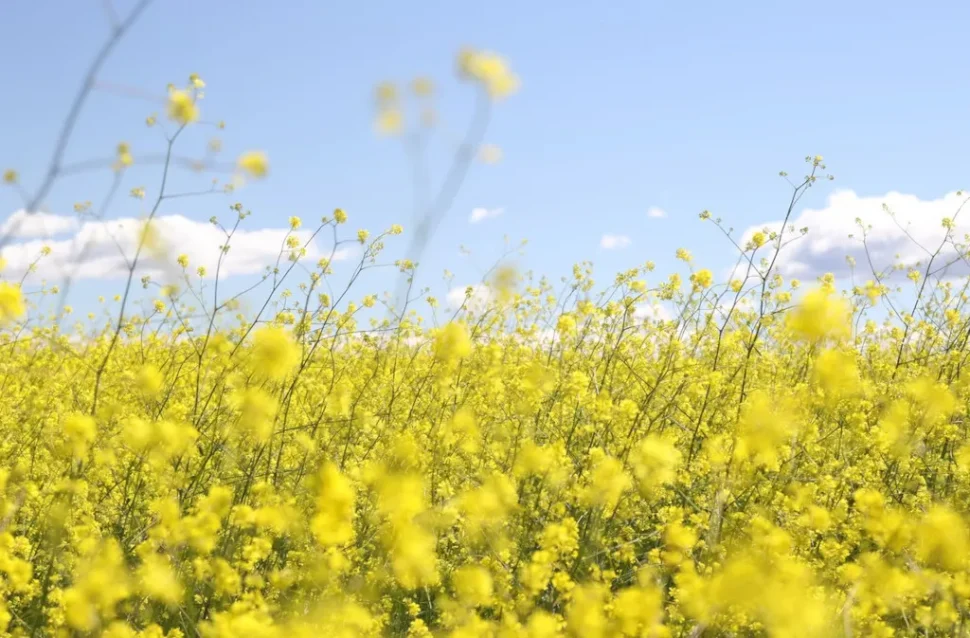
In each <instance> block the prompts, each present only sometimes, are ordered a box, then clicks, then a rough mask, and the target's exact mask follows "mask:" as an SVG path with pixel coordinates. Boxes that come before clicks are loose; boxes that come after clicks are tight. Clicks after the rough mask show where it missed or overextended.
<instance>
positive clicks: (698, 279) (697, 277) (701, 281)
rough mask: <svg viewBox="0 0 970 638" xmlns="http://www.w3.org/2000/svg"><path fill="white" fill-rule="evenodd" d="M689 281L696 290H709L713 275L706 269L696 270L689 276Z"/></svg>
mask: <svg viewBox="0 0 970 638" xmlns="http://www.w3.org/2000/svg"><path fill="white" fill-rule="evenodd" d="M690 281H691V283H692V284H694V288H695V289H697V290H703V289H705V288H710V286H711V284H712V283H714V275H713V274H712V273H711V271H710V270H708V269H707V268H704V269H701V270H698V271H697V272H695V273H694V274H692V275H691V276H690Z"/></svg>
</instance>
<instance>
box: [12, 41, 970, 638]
mask: <svg viewBox="0 0 970 638" xmlns="http://www.w3.org/2000/svg"><path fill="white" fill-rule="evenodd" d="M458 66H459V72H460V75H461V77H462V78H463V79H466V80H469V81H471V82H474V83H477V84H478V85H479V86H480V88H482V89H483V95H484V96H486V97H488V98H489V99H491V100H498V99H500V98H504V97H507V96H509V95H511V94H512V93H513V92H515V91H516V90H517V89H518V86H519V81H518V78H517V77H516V76H515V75H514V73H513V72H512V71H511V70H510V68H509V66H508V64H507V63H506V62H505V61H504V60H503V59H502V58H501V57H500V56H497V55H495V54H492V53H487V52H479V51H471V50H468V51H464V52H462V53H461V55H460V56H459V61H458ZM204 88H205V83H204V82H203V81H202V80H201V78H199V77H198V76H196V75H193V76H191V77H190V86H189V88H188V89H186V90H178V89H175V88H172V89H171V90H170V92H169V97H168V103H167V114H168V116H169V117H170V118H171V119H172V120H174V121H175V122H177V123H179V124H180V125H183V126H184V125H187V124H190V123H193V122H197V121H198V119H199V112H198V106H197V100H198V99H199V98H200V97H201V91H202V89H204ZM434 94H435V90H434V87H433V85H432V84H431V83H430V81H429V80H426V79H424V78H419V79H418V80H415V81H413V82H412V83H411V85H410V95H411V97H413V98H418V99H420V100H422V101H423V102H429V101H431V100H432V99H433V96H434ZM404 97H405V96H404V95H403V94H402V92H401V91H399V90H398V89H397V87H396V86H394V85H393V84H382V85H380V86H379V87H378V89H377V91H376V102H377V105H378V115H379V117H380V118H383V120H379V122H380V121H383V124H382V125H381V128H382V130H384V131H385V132H401V131H402V130H403V125H404V124H405V122H404V120H403V113H404V110H403V100H404ZM147 122H148V124H149V125H153V124H155V123H156V116H150V117H149V118H148V121H147ZM220 128H221V126H220ZM117 156H118V157H117V162H118V164H117V166H118V167H119V169H120V168H123V167H126V166H128V165H130V164H131V163H132V161H133V160H132V157H131V153H130V149H129V148H128V146H127V145H123V146H119V147H118V149H117ZM807 161H808V163H809V164H810V165H811V167H812V169H813V170H816V169H819V168H820V167H822V166H823V165H822V158H821V157H819V156H814V157H812V156H810V157H809V158H807ZM237 168H238V169H239V170H240V171H242V172H245V173H247V174H248V175H250V176H252V177H263V176H266V175H267V174H268V162H267V160H266V157H265V155H262V154H260V153H248V154H245V155H243V156H242V157H241V158H240V159H239V161H238V162H237ZM4 180H5V181H6V182H8V183H11V184H18V181H17V180H18V176H17V174H16V173H11V172H8V173H5V174H4ZM17 187H19V185H18V186H17ZM130 193H131V195H132V196H133V197H135V198H136V199H142V198H144V197H145V189H144V188H143V187H136V188H134V189H132V190H131V191H130ZM163 194H164V193H163ZM76 208H77V210H78V212H79V213H80V212H86V211H90V210H92V204H91V202H89V201H86V200H85V201H81V202H79V204H77V205H76ZM232 214H233V216H234V217H238V220H239V221H240V222H242V221H243V220H244V219H245V218H246V216H247V215H248V213H247V212H245V211H244V209H243V206H242V205H241V204H237V205H233V206H232ZM701 218H702V219H704V220H710V219H711V216H710V214H709V213H707V212H706V211H705V213H702V215H701ZM348 219H349V217H348V215H347V213H346V212H345V211H344V210H343V209H341V208H336V209H334V211H333V213H332V214H331V215H325V216H324V217H323V218H322V219H321V221H320V226H319V227H318V228H317V229H316V231H315V232H319V231H320V230H322V229H328V232H330V231H332V232H333V233H334V237H335V239H339V240H340V241H342V242H350V243H356V244H359V245H360V247H361V251H362V253H363V256H361V257H360V261H359V262H358V266H357V268H358V271H359V270H360V269H362V268H364V267H365V266H367V265H372V264H374V265H376V264H381V265H392V266H396V267H397V268H398V269H399V270H400V271H401V272H402V273H405V274H411V273H413V272H414V270H415V268H416V265H415V262H413V261H410V260H399V261H398V262H396V263H394V262H392V263H391V264H384V263H383V262H382V261H381V260H382V259H383V255H382V250H383V249H384V245H385V242H389V241H391V238H392V237H396V236H398V235H401V234H402V233H403V232H404V229H403V228H402V227H401V226H398V225H393V226H391V227H390V228H389V229H387V230H386V231H383V232H378V231H374V232H373V233H371V232H369V231H367V230H358V231H351V233H350V235H349V237H348V236H347V234H346V233H344V228H343V226H344V225H345V224H346V223H347V222H348ZM304 223H305V222H304V220H303V219H301V218H299V217H291V218H290V219H289V220H288V225H289V228H290V230H291V231H293V232H291V233H290V234H289V235H288V236H287V239H286V240H285V241H284V242H283V246H281V248H280V250H281V252H280V256H281V259H280V262H279V264H277V266H276V267H275V268H276V269H275V270H274V267H272V266H271V267H270V270H269V271H268V272H269V273H270V274H269V275H267V280H268V281H272V282H273V284H274V288H273V292H272V293H270V296H269V297H268V298H267V299H265V301H266V303H265V305H264V306H262V307H263V311H257V312H256V316H252V313H249V314H247V313H246V312H244V311H243V310H242V308H241V304H240V303H239V301H238V300H237V299H235V298H232V297H225V296H220V295H219V292H218V291H214V290H211V289H210V288H207V287H205V286H204V285H203V284H202V283H199V282H198V281H196V280H194V279H193V278H192V273H191V271H190V270H189V268H190V265H191V264H190V259H189V256H188V255H187V254H181V255H169V254H168V251H167V247H166V245H165V242H163V241H162V240H161V237H159V236H158V231H157V229H155V228H154V226H152V225H151V224H150V223H148V222H146V224H145V226H144V227H143V228H142V229H141V230H140V234H139V236H138V239H139V240H140V241H139V244H141V245H144V247H145V249H146V251H147V253H148V254H149V255H150V256H152V257H155V258H157V259H158V262H159V263H166V264H169V265H173V264H175V265H177V266H178V268H177V269H175V270H176V271H177V272H178V273H180V275H181V277H182V279H180V280H179V281H178V282H164V283H161V284H159V285H160V287H161V294H160V296H159V298H152V297H149V298H148V299H147V300H146V306H145V308H144V310H142V311H140V310H137V309H129V310H128V311H126V312H124V313H121V314H116V315H114V316H113V317H112V321H110V322H108V323H107V324H105V327H103V328H102V329H101V330H100V331H99V330H98V329H97V327H96V326H97V325H98V324H96V323H87V324H85V323H83V322H80V323H79V324H78V325H77V326H76V327H75V328H73V329H72V328H70V327H68V328H63V329H62V327H61V325H60V324H59V321H60V319H62V318H64V317H67V316H69V315H70V308H69V307H65V308H64V309H63V312H62V313H60V314H59V315H52V314H49V313H47V312H46V308H45V306H44V305H43V304H44V301H45V300H47V299H48V298H49V297H50V296H54V298H55V299H56V298H57V295H58V289H57V288H54V287H50V286H49V285H48V284H47V283H46V282H43V281H38V280H37V278H36V277H31V276H30V275H31V274H32V273H30V272H28V273H27V275H26V276H24V278H23V280H19V279H18V280H16V281H17V283H14V281H15V280H13V279H10V280H9V281H7V280H4V281H0V321H2V329H0V346H2V348H0V352H2V357H0V386H2V387H3V390H4V391H3V392H0V634H3V635H9V636H17V637H27V636H58V637H60V636H71V635H80V636H106V637H109V638H110V637H117V638H129V637H151V638H185V637H188V636H192V637H201V638H228V637H236V636H253V637H272V638H275V637H281V638H282V637H284V636H298V637H303V636H306V637H310V636H321V635H322V636H335V637H344V636H346V637H350V636H410V637H419V636H420V637H430V636H454V637H462V636H488V637H493V636H494V637H497V638H519V637H524V638H542V637H550V638H552V637H566V636H573V637H577V638H578V637H592V638H596V637H600V636H602V637H608V636H629V637H641V638H668V637H673V636H685V637H687V636H689V637H693V638H698V637H700V636H705V637H713V636H771V637H788V636H804V637H807V638H814V637H819V638H821V637H827V636H843V637H850V636H887V637H888V636H952V635H970V525H968V516H970V506H968V502H970V430H968V429H967V427H966V420H967V411H968V407H967V406H968V405H970V382H968V381H967V379H968V373H967V370H966V366H967V362H968V361H970V345H968V340H967V338H966V334H967V325H966V316H967V308H966V304H967V302H968V299H967V297H965V296H962V295H960V294H959V293H957V292H955V291H954V287H953V286H952V284H951V283H950V282H947V281H942V280H935V281H933V280H932V279H931V278H933V277H934V276H935V275H934V274H933V273H932V272H930V271H926V272H925V273H920V272H919V271H917V270H915V269H911V270H910V275H908V278H909V280H910V281H912V282H913V283H914V284H922V283H925V284H926V285H928V286H930V287H931V288H933V291H932V295H931V296H927V297H919V298H918V299H917V304H916V308H915V309H914V310H913V311H911V312H910V313H908V314H900V315H898V316H892V315H891V316H890V318H889V319H887V320H886V321H885V322H884V325H882V326H877V324H876V323H875V321H874V320H873V319H872V318H871V317H870V316H869V315H868V314H867V313H868V312H870V311H871V309H872V308H873V307H874V306H878V305H879V304H883V303H886V302H887V300H889V299H890V298H891V296H892V295H893V294H894V291H893V290H892V288H891V287H890V286H888V285H886V284H883V283H878V282H877V281H876V279H877V278H878V277H877V276H876V275H875V274H874V275H873V276H874V279H873V280H871V282H870V283H867V284H865V285H863V286H861V287H859V288H857V289H855V290H851V291H845V292H844V293H842V292H840V291H838V290H837V289H836V281H835V278H834V276H824V277H822V278H821V279H820V282H819V286H818V287H817V288H815V289H812V290H808V291H807V292H806V293H804V294H802V293H800V292H798V291H799V288H800V284H799V282H797V281H795V280H792V281H789V282H788V286H787V287H785V281H784V279H783V278H782V277H781V276H780V275H779V274H777V273H776V272H773V271H772V269H771V267H770V265H766V266H764V267H763V268H764V270H757V269H754V270H753V271H750V272H753V273H754V274H750V276H749V277H748V278H746V279H745V280H744V281H742V280H740V279H733V280H731V281H729V282H725V284H721V283H719V282H717V281H716V277H715V275H714V271H712V270H710V269H708V268H697V269H694V267H693V264H694V263H695V256H693V255H692V254H691V253H690V252H689V251H688V250H687V249H686V248H681V249H678V250H677V252H676V253H675V255H674V256H675V257H676V259H678V260H680V261H682V262H684V264H686V265H690V267H691V274H690V275H689V283H690V285H684V284H685V281H684V280H683V279H682V276H681V275H679V274H677V273H674V274H672V275H670V276H660V275H656V274H654V273H653V270H654V265H653V264H652V263H649V262H648V263H647V264H645V265H644V266H643V267H639V268H633V269H630V270H628V271H625V272H622V273H619V274H617V275H616V276H615V277H614V278H613V279H612V280H611V283H608V284H607V285H605V286H603V285H602V284H597V282H596V281H595V280H594V276H593V269H592V267H591V265H589V264H578V265H577V266H576V267H575V269H574V271H573V273H572V277H571V278H568V277H567V278H565V279H564V281H566V282H568V283H567V286H566V290H565V291H563V290H560V288H559V287H558V286H554V285H553V284H552V283H551V282H550V280H548V279H545V278H536V277H534V276H533V275H532V274H531V273H518V272H517V271H515V270H514V269H512V268H511V267H502V268H498V269H496V270H495V271H494V277H492V278H491V279H490V281H489V282H488V284H487V285H488V286H489V288H490V294H489V295H487V296H486V299H485V301H484V303H483V304H482V306H476V307H474V308H472V307H464V308H462V309H460V310H459V311H457V312H456V313H455V314H454V315H452V316H450V317H444V315H441V314H439V313H438V312H436V311H437V310H438V304H437V301H436V300H434V298H429V299H428V307H429V308H430V310H431V311H432V313H430V316H431V318H430V319H429V318H428V316H425V315H422V314H421V313H419V312H417V311H412V312H410V313H405V314H404V315H403V316H400V317H398V318H396V319H394V320H391V319H387V320H382V319H378V318H374V319H371V318H370V317H367V318H364V316H362V310H361V309H369V308H374V307H376V305H377V300H378V299H379V296H378V295H377V291H373V290H367V291H358V290H351V285H350V284H348V287H347V288H346V289H344V290H339V289H338V288H337V287H336V286H335V281H334V279H333V277H332V275H333V271H332V269H331V263H330V259H329V258H328V257H326V256H324V257H322V258H320V259H319V261H318V262H317V263H316V265H315V266H313V265H311V264H309V263H306V262H305V260H304V257H305V256H306V255H305V254H304V253H302V252H301V246H302V240H301V239H300V238H299V237H298V236H297V235H296V234H295V231H297V230H298V229H301V228H303V227H304ZM717 223H720V220H717ZM213 224H214V225H219V220H218V219H215V220H214V221H213ZM952 224H953V222H952V220H950V221H949V222H947V225H948V228H949V227H952ZM307 225H309V224H307ZM306 232H308V233H310V232H314V231H313V229H312V228H308V229H307V231H306ZM229 234H230V233H228V232H227V236H228V235H229ZM776 239H777V238H776V237H775V236H774V235H773V234H771V233H767V234H766V233H764V232H756V233H754V235H753V236H752V238H751V240H750V243H749V244H747V245H745V246H744V247H743V248H742V247H739V250H740V252H741V256H742V257H744V256H745V253H750V252H751V251H760V250H762V249H764V250H765V251H767V250H771V249H773V248H776V249H777V250H782V249H783V246H784V242H782V241H775V240H776ZM954 241H956V240H954ZM228 242H229V239H227V244H226V245H225V246H222V247H218V248H219V250H221V251H223V254H224V253H225V252H226V251H228V249H229V243H228ZM770 242H771V243H770ZM968 248H970V247H968V246H962V247H960V248H959V249H960V250H961V251H962V252H963V253H968V252H970V250H968ZM40 252H41V254H40V256H41V257H47V256H49V251H46V250H42V251H40ZM287 256H289V257H291V259H290V261H291V262H292V264H294V265H299V266H300V267H302V268H303V269H304V270H305V272H306V273H308V277H307V278H306V280H304V281H299V282H297V283H296V285H293V286H290V287H286V285H287V284H286V283H284V280H285V279H286V276H287V274H288V273H289V272H290V270H284V268H283V266H282V265H281V264H285V263H286V259H285V258H286V257H287ZM768 263H769V264H770V262H768ZM294 267H295V266H294ZM897 269H898V270H901V271H906V270H907V268H906V267H900V268H897ZM291 270H292V269H291ZM195 272H196V273H198V275H199V278H200V279H201V278H202V277H204V276H205V269H204V267H201V266H200V267H198V269H197V270H196V271H195ZM913 273H916V274H913ZM927 280H930V282H929V283H927ZM142 283H143V287H144V289H146V290H147V289H148V288H149V287H150V285H152V284H155V283H156V282H153V281H152V280H151V277H146V279H143V280H142ZM287 283H288V282H287ZM351 283H353V282H351ZM176 284H178V285H177V286H176ZM324 284H326V286H324ZM783 287H784V289H783ZM323 290H326V292H324V291H323ZM727 291H730V292H731V293H732V294H733V295H735V300H736V303H734V304H733V305H729V306H728V307H727V308H725V305H724V303H723V301H724V297H721V296H720V295H721V294H722V293H724V294H725V295H726V294H727ZM203 292H204V293H205V294H202V293H203ZM752 292H754V294H760V297H758V298H757V299H756V303H751V302H750V299H749V296H750V295H751V294H752ZM492 293H494V294H492ZM470 295H471V293H469V296H470ZM105 297H107V295H105ZM113 298H114V301H115V302H116V303H118V304H121V303H124V302H123V301H122V299H123V297H122V295H120V294H119V295H117V296H114V297H113ZM124 299H127V294H126V295H125V297H124ZM941 300H942V301H941ZM744 301H747V302H748V303H742V302H744ZM100 302H103V303H106V304H107V303H108V302H106V301H105V300H104V299H101V300H99V303H100ZM644 302H650V303H654V302H667V304H668V306H672V307H675V308H678V309H679V310H680V312H679V313H678V314H675V315H674V316H672V317H670V318H669V319H668V320H665V321H654V320H651V319H650V318H648V317H644V316H643V314H642V312H641V311H640V305H639V304H642V303H644ZM198 305H201V306H202V308H201V312H200V308H198V307H197V306H198ZM200 316H201V317H204V318H205V320H202V321H200V320H199V319H198V317H200ZM89 321H94V319H89Z"/></svg>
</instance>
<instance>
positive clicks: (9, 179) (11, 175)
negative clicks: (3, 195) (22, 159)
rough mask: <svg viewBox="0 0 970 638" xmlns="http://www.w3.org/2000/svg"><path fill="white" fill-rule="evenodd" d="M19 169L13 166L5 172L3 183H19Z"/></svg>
mask: <svg viewBox="0 0 970 638" xmlns="http://www.w3.org/2000/svg"><path fill="white" fill-rule="evenodd" d="M17 179H18V176H17V171H15V170H13V169H12V168H8V169H7V170H5V171H4V172H3V183H4V184H16V183H17Z"/></svg>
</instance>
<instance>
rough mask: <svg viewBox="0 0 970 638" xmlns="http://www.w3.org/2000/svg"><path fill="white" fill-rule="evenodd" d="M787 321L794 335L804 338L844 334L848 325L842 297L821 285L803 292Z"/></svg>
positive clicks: (827, 337)
mask: <svg viewBox="0 0 970 638" xmlns="http://www.w3.org/2000/svg"><path fill="white" fill-rule="evenodd" d="M787 321H788V328H789V330H791V332H792V333H793V334H794V335H795V336H797V337H799V338H802V339H806V340H808V341H819V340H822V339H838V338H842V337H846V336H848V335H849V333H850V332H851V329H852V326H851V324H850V323H849V321H850V316H849V309H848V306H847V305H846V303H845V301H843V300H842V299H841V298H839V297H835V296H833V295H832V294H831V293H829V292H828V291H826V290H825V289H822V288H819V289H816V290H812V291H809V292H808V293H806V294H805V296H804V297H803V298H802V300H801V303H800V304H799V305H798V307H797V308H795V309H794V310H792V311H791V312H789V313H788V317H787Z"/></svg>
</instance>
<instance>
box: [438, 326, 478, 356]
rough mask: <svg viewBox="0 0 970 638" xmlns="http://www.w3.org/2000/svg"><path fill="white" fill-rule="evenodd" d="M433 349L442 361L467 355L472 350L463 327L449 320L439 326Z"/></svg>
mask: <svg viewBox="0 0 970 638" xmlns="http://www.w3.org/2000/svg"><path fill="white" fill-rule="evenodd" d="M435 351H436V352H437V355H438V357H439V358H441V359H442V360H443V361H451V360H454V359H461V358H463V357H467V356H468V355H470V354H471V352H472V342H471V339H470V338H469V336H468V332H467V330H465V327H464V326H463V325H461V324H460V323H457V322H451V323H448V324H447V325H445V326H444V327H443V328H441V330H440V332H439V333H438V335H437V338H436V339H435Z"/></svg>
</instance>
